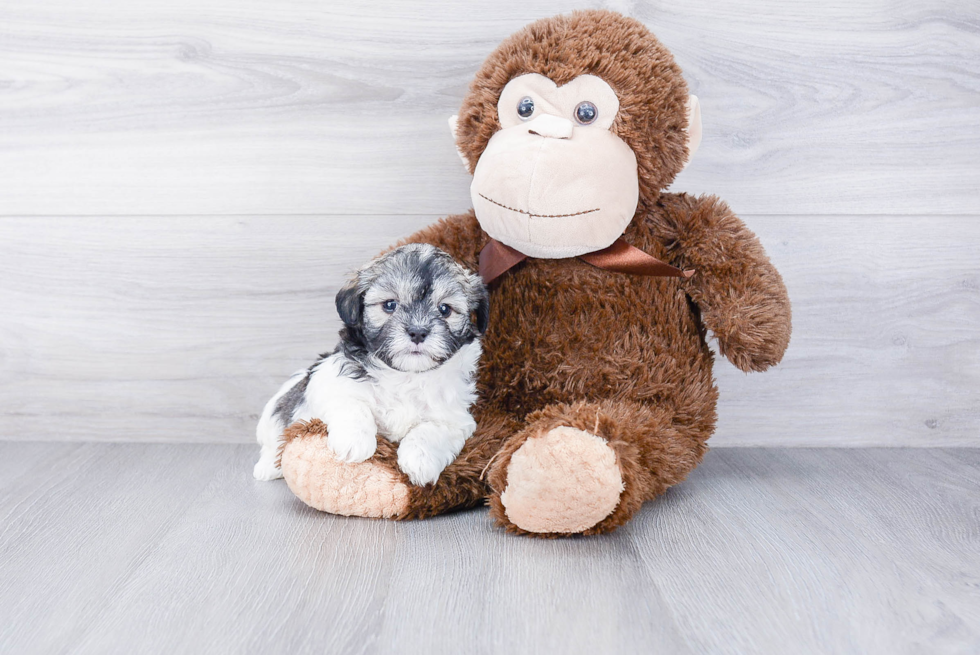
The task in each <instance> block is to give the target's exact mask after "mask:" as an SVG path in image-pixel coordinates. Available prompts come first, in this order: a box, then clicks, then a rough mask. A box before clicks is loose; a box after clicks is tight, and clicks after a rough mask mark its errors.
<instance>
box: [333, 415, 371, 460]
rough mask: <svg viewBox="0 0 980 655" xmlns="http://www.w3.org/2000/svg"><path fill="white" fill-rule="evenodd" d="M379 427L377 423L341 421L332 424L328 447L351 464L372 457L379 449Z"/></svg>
mask: <svg viewBox="0 0 980 655" xmlns="http://www.w3.org/2000/svg"><path fill="white" fill-rule="evenodd" d="M377 432H378V429H377V427H376V426H375V425H368V424H363V425H362V424H360V423H339V424H337V425H330V426H329V427H328V434H327V447H329V448H330V450H332V451H333V452H334V454H335V455H336V456H337V457H338V458H340V459H341V460H343V461H345V462H348V463H350V464H355V463H357V462H363V461H365V460H367V459H370V458H371V455H373V454H374V451H375V450H377V449H378V436H377Z"/></svg>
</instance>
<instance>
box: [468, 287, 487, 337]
mask: <svg viewBox="0 0 980 655" xmlns="http://www.w3.org/2000/svg"><path fill="white" fill-rule="evenodd" d="M474 287H475V288H474V289H473V295H474V296H475V298H476V304H475V306H474V307H473V309H472V311H473V313H474V314H475V315H476V334H477V336H479V337H482V336H483V335H484V334H486V332H487V326H489V325H490V293H489V292H488V291H487V285H485V284H483V280H481V279H479V278H477V279H476V281H475V283H474Z"/></svg>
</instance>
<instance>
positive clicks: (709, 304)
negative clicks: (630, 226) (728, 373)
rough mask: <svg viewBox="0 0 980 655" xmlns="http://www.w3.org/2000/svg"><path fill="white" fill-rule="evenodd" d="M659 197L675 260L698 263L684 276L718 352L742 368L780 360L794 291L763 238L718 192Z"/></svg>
mask: <svg viewBox="0 0 980 655" xmlns="http://www.w3.org/2000/svg"><path fill="white" fill-rule="evenodd" d="M662 202H663V205H664V208H665V209H666V218H667V221H666V222H667V225H666V226H665V231H666V232H667V234H664V235H662V236H664V237H665V238H666V241H665V243H666V245H667V249H668V253H669V257H670V259H671V263H672V264H674V265H675V266H678V267H680V268H685V269H687V268H693V269H695V273H694V276H693V277H691V278H690V279H688V280H685V281H684V282H682V284H684V285H685V288H686V291H687V293H688V295H689V296H690V297H691V299H692V300H693V301H694V303H695V304H696V305H697V306H698V308H699V309H700V311H701V320H702V321H703V323H704V325H705V327H707V328H708V329H710V330H711V331H712V332H713V333H714V335H715V337H716V338H717V339H718V348H719V350H720V351H721V354H722V355H724V356H725V357H727V358H728V360H729V361H731V362H732V364H734V365H735V366H737V367H738V368H740V369H741V370H743V371H763V370H765V369H767V368H769V367H770V366H774V365H775V364H778V363H779V360H781V359H782V357H783V353H784V352H785V351H786V347H787V346H788V345H789V339H790V333H791V331H792V326H791V314H790V303H789V296H788V295H787V294H786V287H785V285H784V284H783V279H782V277H780V275H779V272H778V271H777V270H776V268H775V267H774V266H773V265H772V263H771V262H770V261H769V257H768V256H767V255H766V252H765V250H764V249H763V248H762V244H760V243H759V239H758V238H757V237H756V236H755V234H753V233H752V231H751V230H749V229H748V228H747V227H746V226H745V224H744V223H742V221H741V220H740V219H739V218H738V217H737V216H735V214H734V213H732V210H731V209H729V208H728V205H726V204H725V203H724V202H723V201H721V200H719V199H718V198H716V197H715V196H701V197H698V198H695V197H693V196H688V195H686V194H678V195H673V194H665V195H664V196H663V198H662Z"/></svg>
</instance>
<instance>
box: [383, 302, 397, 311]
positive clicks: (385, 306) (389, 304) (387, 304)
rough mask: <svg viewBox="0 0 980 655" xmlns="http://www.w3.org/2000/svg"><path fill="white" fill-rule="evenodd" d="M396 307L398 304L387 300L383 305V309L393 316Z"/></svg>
mask: <svg viewBox="0 0 980 655" xmlns="http://www.w3.org/2000/svg"><path fill="white" fill-rule="evenodd" d="M396 307H398V303H397V302H396V301H394V300H386V301H384V302H383V303H381V309H383V310H385V311H386V312H388V313H389V314H393V313H394V312H395V308H396Z"/></svg>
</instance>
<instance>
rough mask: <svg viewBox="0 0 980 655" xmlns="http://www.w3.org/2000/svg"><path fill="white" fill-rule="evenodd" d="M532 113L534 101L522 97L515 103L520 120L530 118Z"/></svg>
mask: <svg viewBox="0 0 980 655" xmlns="http://www.w3.org/2000/svg"><path fill="white" fill-rule="evenodd" d="M533 113H534V101H533V100H531V97H530V96H524V97H523V98H521V101H520V102H519V103H517V115H518V116H520V117H521V118H530V117H531V114H533Z"/></svg>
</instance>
